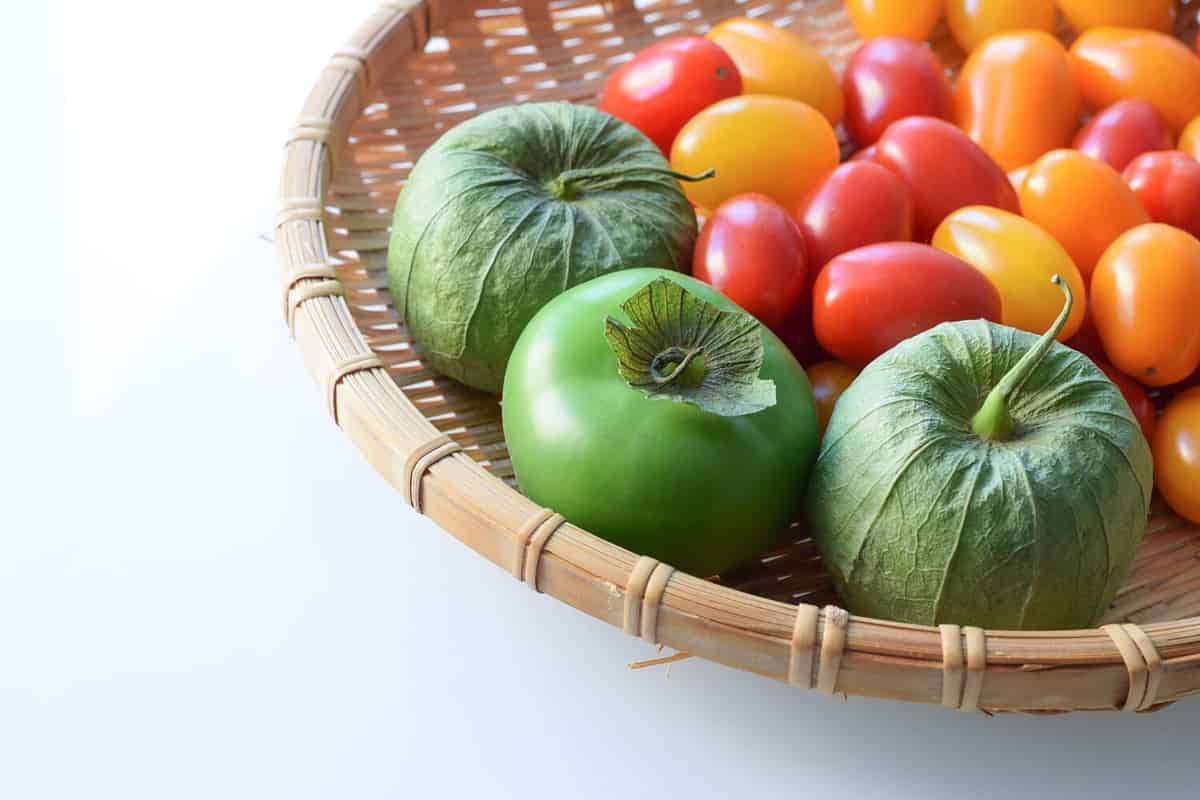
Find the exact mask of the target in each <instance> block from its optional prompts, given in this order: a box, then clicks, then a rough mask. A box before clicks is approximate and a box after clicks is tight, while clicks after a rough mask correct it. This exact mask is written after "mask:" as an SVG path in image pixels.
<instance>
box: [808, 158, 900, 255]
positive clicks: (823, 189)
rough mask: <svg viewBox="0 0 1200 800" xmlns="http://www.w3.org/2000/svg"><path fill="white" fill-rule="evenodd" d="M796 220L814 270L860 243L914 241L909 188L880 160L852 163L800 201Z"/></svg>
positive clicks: (861, 245)
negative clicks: (880, 163)
mask: <svg viewBox="0 0 1200 800" xmlns="http://www.w3.org/2000/svg"><path fill="white" fill-rule="evenodd" d="M796 218H797V219H798V220H799V221H800V228H801V230H802V231H804V240H805V242H807V244H808V254H809V263H811V264H812V266H813V268H814V271H815V270H819V269H820V268H821V267H823V266H825V264H827V263H829V261H831V260H832V259H833V258H834V257H835V256H839V255H841V254H842V253H845V252H848V251H850V250H855V249H857V248H859V247H865V246H866V245H869V244H878V243H881V242H900V241H909V240H910V239H912V230H913V199H912V191H911V190H910V189H909V188H908V184H906V183H905V182H904V181H903V180H901V179H900V178H899V177H897V176H896V174H895V173H893V172H891V171H890V170H887V169H885V168H883V167H881V166H879V165H878V164H873V163H870V162H863V161H856V162H851V163H849V164H843V165H841V166H840V167H838V168H837V169H835V170H834V171H833V172H831V173H830V174H829V176H828V177H827V178H825V180H823V181H822V182H821V183H820V184H818V185H817V187H816V188H815V189H813V191H812V192H810V193H809V194H808V196H807V197H805V198H804V200H803V201H801V203H800V207H799V209H798V210H797V212H796Z"/></svg>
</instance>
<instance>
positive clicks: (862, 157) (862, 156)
mask: <svg viewBox="0 0 1200 800" xmlns="http://www.w3.org/2000/svg"><path fill="white" fill-rule="evenodd" d="M876 152H877V150H876V149H875V145H871V146H870V147H864V148H863V149H861V150H856V151H855V152H854V155H852V156H850V158H848V159H846V161H847V163H848V162H851V161H874V160H875V153H876Z"/></svg>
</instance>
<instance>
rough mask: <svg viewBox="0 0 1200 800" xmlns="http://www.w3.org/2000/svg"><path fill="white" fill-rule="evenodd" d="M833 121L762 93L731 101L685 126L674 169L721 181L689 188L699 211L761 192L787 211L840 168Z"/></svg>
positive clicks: (677, 144)
mask: <svg viewBox="0 0 1200 800" xmlns="http://www.w3.org/2000/svg"><path fill="white" fill-rule="evenodd" d="M839 155H840V154H839V152H838V142H837V135H836V134H835V133H834V132H833V127H832V126H830V124H829V121H828V120H827V119H825V117H824V116H823V115H822V114H821V112H819V111H817V110H816V109H815V108H813V107H812V106H810V105H808V104H807V103H801V102H800V101H799V100H789V99H787V98H783V97H768V96H766V95H760V94H750V95H742V96H741V97H730V98H727V99H725V100H721V101H720V102H718V103H714V104H713V105H711V106H709V107H708V108H706V109H704V110H703V111H701V112H700V113H699V114H697V115H696V116H694V117H692V119H691V120H690V121H689V122H688V123H687V124H686V125H684V126H683V129H682V130H681V131H679V135H678V136H676V137H675V144H674V145H673V146H672V147H671V167H672V169H674V170H676V171H677V172H682V173H685V174H688V175H696V174H699V173H702V172H704V171H706V170H709V169H712V170H716V176H715V177H713V178H709V179H708V180H702V181H697V182H695V183H685V184H684V185H683V191H684V193H686V194H687V196H688V199H689V200H691V201H692V203H693V204H694V205H697V206H700V207H701V208H709V209H712V208H716V207H717V206H719V205H721V203H723V202H724V201H725V200H727V199H729V198H730V197H733V196H734V195H735V194H743V193H745V192H760V193H762V194H765V195H767V196H768V197H770V198H771V199H773V200H774V201H775V202H777V203H779V204H780V205H782V206H783V207H784V208H797V207H798V206H799V204H800V201H801V200H802V199H803V198H804V196H805V195H806V194H808V192H809V190H810V189H812V188H814V187H815V186H816V185H817V184H818V183H819V182H820V181H821V179H822V178H824V177H825V176H826V175H827V174H829V173H830V172H832V171H833V169H834V167H836V166H837V165H838V158H839Z"/></svg>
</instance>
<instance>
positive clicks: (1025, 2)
mask: <svg viewBox="0 0 1200 800" xmlns="http://www.w3.org/2000/svg"><path fill="white" fill-rule="evenodd" d="M1055 19H1056V15H1055V11H1054V0H946V23H947V24H948V25H949V26H950V33H951V35H953V36H954V41H956V42H958V46H959V47H961V48H962V49H963V50H964V51H966V52H968V53H970V52H971V51H972V50H974V49H975V48H976V47H978V46H979V45H980V44H981V43H982V42H983V40H984V39H986V38H988V37H989V36H995V35H996V34H997V33H1007V32H1009V31H1046V32H1047V33H1049V32H1052V31H1053V30H1054V22H1055Z"/></svg>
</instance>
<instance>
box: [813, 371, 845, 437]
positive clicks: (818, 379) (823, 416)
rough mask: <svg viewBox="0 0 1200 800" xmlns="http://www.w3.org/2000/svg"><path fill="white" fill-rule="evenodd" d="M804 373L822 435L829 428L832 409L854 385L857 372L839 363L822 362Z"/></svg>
mask: <svg viewBox="0 0 1200 800" xmlns="http://www.w3.org/2000/svg"><path fill="white" fill-rule="evenodd" d="M805 372H807V373H808V382H809V383H810V384H812V390H813V399H814V400H815V401H816V402H817V425H818V426H819V428H820V430H821V433H822V434H824V433H825V428H826V427H828V426H829V418H830V417H832V416H833V407H834V406H835V405H837V401H838V398H839V397H841V396H842V393H843V392H844V391H846V390H847V389H848V388H850V384H852V383H854V379H855V378H857V377H858V371H857V370H854V369H851V368H850V367H848V366H846V365H845V364H843V363H842V362H840V361H822V362H821V363H819V364H813V365H812V366H811V367H809V368H808V369H806V370H805Z"/></svg>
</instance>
